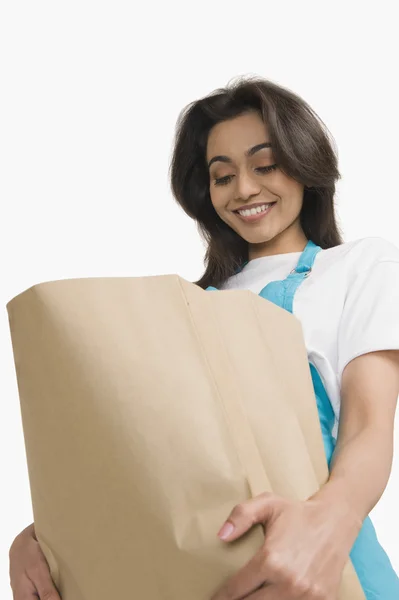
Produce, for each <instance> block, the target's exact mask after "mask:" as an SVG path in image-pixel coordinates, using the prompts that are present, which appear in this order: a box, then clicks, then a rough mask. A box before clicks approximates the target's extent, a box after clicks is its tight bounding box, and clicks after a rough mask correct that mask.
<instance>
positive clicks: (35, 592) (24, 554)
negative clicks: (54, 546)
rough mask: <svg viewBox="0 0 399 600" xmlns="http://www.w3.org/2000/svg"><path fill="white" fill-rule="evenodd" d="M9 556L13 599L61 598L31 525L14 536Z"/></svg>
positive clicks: (44, 599)
mask: <svg viewBox="0 0 399 600" xmlns="http://www.w3.org/2000/svg"><path fill="white" fill-rule="evenodd" d="M9 557H10V585H11V589H12V591H13V600H38V598H39V599H40V600H61V596H60V595H59V593H58V591H57V588H56V587H55V585H54V582H53V580H52V578H51V573H50V569H49V566H48V564H47V561H46V558H45V556H44V554H43V552H42V550H41V548H40V545H39V543H38V541H37V540H36V537H35V533H34V528H33V527H31V526H30V527H27V528H26V529H25V530H24V531H23V532H21V533H20V534H19V535H18V536H17V537H16V538H15V540H14V542H13V544H12V546H11V548H10V552H9Z"/></svg>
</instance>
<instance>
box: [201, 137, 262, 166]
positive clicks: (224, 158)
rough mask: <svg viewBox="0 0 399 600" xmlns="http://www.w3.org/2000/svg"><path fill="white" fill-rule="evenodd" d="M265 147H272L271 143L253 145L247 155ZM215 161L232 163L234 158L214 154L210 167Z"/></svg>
mask: <svg viewBox="0 0 399 600" xmlns="http://www.w3.org/2000/svg"><path fill="white" fill-rule="evenodd" d="M263 148H271V143H270V142H264V143H263V144H257V145H256V146H253V147H252V148H250V149H249V150H247V151H246V153H245V156H253V155H254V154H256V152H259V150H263ZM214 162H224V163H231V162H232V160H231V158H229V157H228V156H224V155H219V156H214V157H213V158H211V160H210V161H209V163H208V168H210V166H211V165H212V164H213V163H214Z"/></svg>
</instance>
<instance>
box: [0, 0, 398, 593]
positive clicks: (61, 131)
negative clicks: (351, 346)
mask: <svg viewBox="0 0 399 600" xmlns="http://www.w3.org/2000/svg"><path fill="white" fill-rule="evenodd" d="M395 5H396V3H395V2H393V1H392V2H383V1H382V2H381V1H380V2H378V4H375V3H359V5H358V4H357V3H356V2H352V3H349V2H345V3H344V2H341V3H339V2H338V3H337V2H304V1H303V0H302V1H301V2H292V3H289V2H275V1H274V2H268V1H266V0H263V1H262V2H251V1H248V2H243V3H240V2H234V0H231V1H230V2H222V1H218V2H209V3H207V2H201V3H199V4H196V3H194V2H185V3H184V2H182V3H181V5H180V4H179V2H172V3H170V2H169V3H167V2H165V3H161V2H159V3H158V4H157V3H150V2H147V3H144V5H141V4H140V5H137V8H134V6H135V2H134V1H130V2H120V1H116V0H113V1H112V2H111V1H108V2H103V1H100V0H97V1H96V2H87V1H84V0H79V1H78V2H77V1H74V0H69V2H60V1H54V0H52V1H47V2H43V1H40V0H36V1H35V2H30V1H29V2H28V1H26V2H21V1H18V0H13V1H11V0H8V1H7V0H5V1H4V2H3V3H2V8H1V14H0V61H1V71H0V82H1V83H0V85H1V89H2V91H1V94H0V120H1V121H0V125H1V132H0V150H1V156H0V172H1V177H0V200H1V219H0V224H1V235H0V256H1V274H0V275H1V277H0V282H1V290H0V304H1V312H0V349H1V362H0V365H1V378H0V382H1V392H0V394H1V395H0V399H1V405H0V406H1V414H0V460H1V473H0V474H1V483H2V486H1V487H2V490H1V494H0V503H1V510H0V597H1V598H2V599H3V600H10V599H11V598H12V594H11V591H10V589H9V583H8V581H9V579H8V548H9V545H10V544H11V542H12V540H13V538H14V536H15V535H16V534H17V533H18V532H19V531H20V530H21V529H23V528H24V527H26V526H27V525H28V524H29V523H30V522H31V521H32V520H33V519H32V510H31V504H30V491H29V483H28V478H27V469H26V458H25V448H24V440H23V433H22V427H21V418H20V412H19V399H18V394H17V387H16V379H15V372H14V363H13V357H12V350H11V342H10V336H9V330H8V319H7V313H6V309H5V305H6V303H7V302H8V301H9V300H10V299H11V298H12V297H13V296H15V295H16V294H18V293H19V292H22V291H23V290H25V289H26V288H28V287H30V286H32V285H34V284H36V283H39V282H43V281H46V280H53V279H63V278H73V277H96V276H136V275H149V274H160V273H179V274H180V275H181V276H183V277H184V278H186V279H188V280H195V279H196V278H198V277H199V276H200V274H201V272H202V255H203V246H202V243H201V241H200V239H199V237H198V234H197V231H196V228H195V225H194V224H193V223H191V222H190V220H189V219H188V217H186V216H185V215H184V214H183V213H182V211H181V210H180V209H178V208H177V206H176V205H175V203H174V201H173V199H172V196H171V194H170V192H169V188H168V165H169V158H170V152H171V147H172V140H173V132H174V124H175V121H176V119H177V116H178V114H179V111H180V110H181V109H182V108H183V107H184V106H185V105H186V104H187V103H188V102H190V101H192V100H195V99H197V98H199V97H200V96H203V95H205V94H207V93H209V92H210V91H212V90H213V89H215V88H217V87H222V86H224V85H225V84H226V83H227V82H228V80H230V79H231V78H233V77H236V76H238V75H244V74H257V75H261V76H264V77H267V78H270V79H272V80H274V81H276V82H277V83H280V84H282V85H285V86H287V87H290V88H291V89H293V90H294V91H295V92H297V93H299V94H300V95H302V96H303V97H304V98H305V99H306V100H307V101H308V102H309V103H310V104H311V105H312V106H313V107H314V108H315V110H316V111H317V112H318V113H319V114H320V116H321V117H322V118H323V120H324V121H325V122H326V124H327V126H328V127H329V128H330V130H331V131H332V133H333V135H334V137H335V139H336V140H337V144H338V149H339V156H340V168H341V172H342V175H343V180H342V182H341V183H340V185H339V190H338V207H339V215H340V219H341V222H342V225H343V230H344V233H345V238H346V240H348V241H349V240H353V239H355V238H359V237H365V236H368V235H373V236H374V235H377V236H382V237H385V238H387V239H389V240H391V241H392V242H394V243H396V244H398V245H399V231H398V219H397V217H398V168H397V162H398V151H397V145H398V140H399V117H398V106H399V92H398V89H399V86H398V77H397V58H395V56H398V55H399V43H398V41H397V40H398V36H397V30H396V25H395V23H396V20H395V18H394V12H395V11H394V7H395ZM398 318H399V316H398ZM376 402H378V398H376ZM398 430H399V427H397V429H396V431H397V434H396V439H397V440H398V435H399V434H398ZM398 499H399V455H398V454H395V464H394V468H393V474H392V477H391V480H390V483H389V487H388V489H387V491H386V493H385V495H384V497H383V499H382V500H381V501H380V503H379V505H378V506H377V508H376V509H375V510H374V511H373V518H374V522H375V524H376V527H377V530H378V532H379V536H380V539H381V542H382V543H383V545H384V546H385V548H386V549H387V551H388V553H389V555H390V557H391V559H392V562H393V564H394V566H395V568H396V569H398V570H399V544H398V543H397V539H398V535H399V528H398V522H397V517H396V512H395V504H396V505H397V504H398Z"/></svg>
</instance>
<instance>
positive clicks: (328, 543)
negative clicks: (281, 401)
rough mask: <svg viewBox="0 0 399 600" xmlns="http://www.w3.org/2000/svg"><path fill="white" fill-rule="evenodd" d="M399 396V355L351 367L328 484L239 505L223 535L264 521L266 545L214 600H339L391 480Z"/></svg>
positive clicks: (379, 355)
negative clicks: (301, 495)
mask: <svg viewBox="0 0 399 600" xmlns="http://www.w3.org/2000/svg"><path fill="white" fill-rule="evenodd" d="M398 394H399V351H389V352H388V351H387V352H385V351H384V352H373V353H370V354H366V355H362V356H360V357H358V358H356V359H354V360H353V361H351V362H350V363H349V364H348V365H347V367H346V369H345V371H344V374H343V381H342V404H341V416H340V427H339V435H338V440H337V446H336V450H335V453H334V457H333V461H332V465H331V471H330V477H329V480H328V482H327V483H326V484H325V485H324V486H323V487H322V488H321V490H320V491H319V492H317V493H316V494H315V495H314V496H312V498H310V499H309V500H307V501H305V502H299V501H292V500H286V499H283V498H281V497H279V496H276V495H274V494H263V495H262V496H258V497H257V498H253V499H252V500H249V501H248V502H244V503H243V504H241V505H239V506H237V507H235V508H234V510H233V511H232V513H231V514H230V516H229V517H228V519H227V521H226V523H225V524H224V526H223V527H222V530H221V531H220V532H219V536H220V537H221V538H222V539H223V540H225V541H233V540H236V539H237V538H239V537H241V536H242V535H243V534H244V533H245V532H246V531H248V530H249V529H251V527H253V525H255V524H258V523H261V524H262V525H263V526H264V529H265V541H264V544H263V546H262V548H261V549H260V550H259V551H258V552H257V554H256V555H255V556H254V557H253V559H251V560H250V561H249V563H248V564H247V565H246V566H245V567H244V568H243V569H241V570H240V571H239V572H238V573H237V574H236V575H234V576H233V577H231V578H230V579H229V580H228V581H227V582H226V583H225V584H224V585H223V586H222V588H221V589H220V590H219V591H218V592H217V593H216V595H215V596H214V597H213V600H241V599H243V598H245V599H246V600H252V598H253V599H254V600H267V599H270V600H272V599H274V598H281V599H285V598H289V599H290V600H292V599H294V598H298V599H299V598H307V599H309V600H310V599H312V598H314V599H316V598H317V599H321V598H323V599H333V598H336V597H337V593H338V588H339V584H340V580H341V576H342V571H343V568H344V566H345V564H346V562H347V560H348V558H349V554H350V551H351V549H352V546H353V544H354V542H355V540H356V537H357V535H358V533H359V531H360V528H361V525H362V522H363V520H364V518H365V517H366V516H367V514H368V513H369V512H370V510H371V509H372V508H373V507H374V506H375V504H376V503H377V501H378V499H379V498H380V496H381V495H382V493H383V491H384V489H385V487H386V484H387V481H388V478H389V474H390V471H391V466H392V454H393V450H392V449H393V428H394V416H395V408H396V403H397V397H398ZM265 583H267V584H268V585H267V586H266V587H262V589H260V587H261V586H263V584H265Z"/></svg>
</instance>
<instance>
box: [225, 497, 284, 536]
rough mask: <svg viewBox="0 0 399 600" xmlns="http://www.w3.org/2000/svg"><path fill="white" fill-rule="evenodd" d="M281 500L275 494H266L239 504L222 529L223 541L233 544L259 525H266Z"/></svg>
mask: <svg viewBox="0 0 399 600" xmlns="http://www.w3.org/2000/svg"><path fill="white" fill-rule="evenodd" d="M279 500H281V499H280V498H279V497H278V496H276V495H275V494H270V493H268V492H265V493H264V494H261V495H260V496H257V497H256V498H251V500H247V501H246V502H242V503H241V504H237V506H235V507H234V508H233V510H232V511H231V513H230V515H229V517H228V518H227V520H226V521H225V523H224V525H223V527H222V528H221V529H220V531H219V533H218V536H219V538H220V539H221V540H224V541H228V542H232V541H233V540H236V539H237V538H239V537H241V536H242V535H243V534H244V533H246V532H247V531H248V530H249V529H251V527H253V526H254V525H257V524H258V523H266V521H268V520H269V519H270V518H271V516H272V515H273V512H274V510H275V509H276V507H277V505H279Z"/></svg>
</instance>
